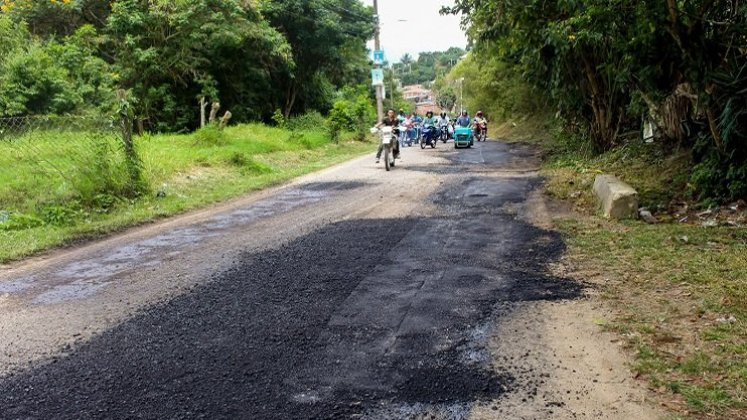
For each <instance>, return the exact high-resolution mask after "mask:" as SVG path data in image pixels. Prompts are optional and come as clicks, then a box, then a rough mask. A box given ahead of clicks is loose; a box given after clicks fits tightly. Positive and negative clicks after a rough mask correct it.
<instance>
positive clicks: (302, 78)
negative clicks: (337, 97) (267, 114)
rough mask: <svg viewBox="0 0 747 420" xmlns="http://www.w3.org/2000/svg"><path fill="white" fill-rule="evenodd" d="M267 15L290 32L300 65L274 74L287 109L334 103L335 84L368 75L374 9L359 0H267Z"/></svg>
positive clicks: (287, 111) (286, 111)
mask: <svg viewBox="0 0 747 420" xmlns="http://www.w3.org/2000/svg"><path fill="white" fill-rule="evenodd" d="M260 7H261V10H262V14H263V15H264V16H266V18H267V19H268V20H269V21H270V23H271V24H272V26H273V27H275V28H276V29H277V30H278V31H280V32H281V33H282V34H283V35H285V37H286V39H287V40H288V43H289V44H290V45H291V51H292V56H293V62H294V63H295V66H294V67H292V68H290V69H289V71H288V72H285V73H283V72H279V73H276V74H275V75H274V77H275V81H276V84H277V85H278V86H279V87H280V88H281V89H282V104H280V106H279V108H282V110H283V114H284V115H285V116H286V117H289V116H290V115H291V114H292V113H294V112H296V111H299V110H304V109H306V108H308V107H317V108H324V107H325V106H326V107H329V106H330V104H331V100H332V99H333V95H332V93H333V89H334V88H336V87H341V86H343V85H345V84H348V83H352V84H356V83H360V82H363V81H364V80H365V79H366V77H367V76H366V72H367V69H368V64H367V63H368V59H367V54H366V47H365V45H366V41H367V40H368V39H370V38H371V37H372V36H373V31H374V27H375V20H374V15H373V10H372V9H371V8H370V7H365V6H363V4H362V3H361V2H359V1H357V0H340V1H335V2H333V1H331V0H272V1H270V0H265V1H262V2H261V6H260Z"/></svg>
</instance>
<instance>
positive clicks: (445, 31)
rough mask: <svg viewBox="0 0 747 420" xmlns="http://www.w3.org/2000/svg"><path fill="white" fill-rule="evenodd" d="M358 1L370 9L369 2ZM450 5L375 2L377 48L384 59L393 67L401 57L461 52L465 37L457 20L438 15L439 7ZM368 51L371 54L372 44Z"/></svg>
mask: <svg viewBox="0 0 747 420" xmlns="http://www.w3.org/2000/svg"><path fill="white" fill-rule="evenodd" d="M361 1H362V2H363V3H364V4H366V5H369V6H370V5H373V0H361ZM453 3H454V2H453V1H452V0H379V15H380V16H381V47H382V49H384V52H385V53H386V59H387V60H388V61H389V62H392V63H394V62H397V61H399V59H400V58H401V57H402V56H403V55H404V54H405V53H409V54H410V55H412V56H413V57H417V55H418V53H420V52H427V51H446V50H448V49H449V48H450V47H460V48H465V47H466V46H467V36H466V35H465V34H464V32H463V31H462V29H461V28H460V27H459V17H458V16H453V15H452V16H441V15H440V14H439V13H438V11H439V10H440V9H441V6H451V5H453ZM401 20H406V22H402V21H401ZM368 47H369V49H371V50H373V41H371V42H369V46H368Z"/></svg>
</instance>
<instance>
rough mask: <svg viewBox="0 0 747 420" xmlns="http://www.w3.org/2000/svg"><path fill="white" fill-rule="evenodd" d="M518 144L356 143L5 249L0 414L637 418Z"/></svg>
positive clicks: (0, 280) (638, 405) (643, 414)
mask: <svg viewBox="0 0 747 420" xmlns="http://www.w3.org/2000/svg"><path fill="white" fill-rule="evenodd" d="M537 165H538V156H537V154H536V152H535V151H534V150H533V149H532V148H531V147H529V146H521V145H518V146H517V145H513V146H512V145H507V144H504V143H499V142H494V141H491V142H488V143H482V144H477V145H475V147H474V148H472V149H462V150H454V148H453V146H452V145H451V144H446V145H443V144H439V146H438V148H436V149H427V150H420V149H419V148H407V149H405V150H403V159H402V161H400V162H399V163H398V166H397V167H396V168H395V169H394V170H393V171H391V172H386V171H384V169H383V166H382V165H375V164H374V162H373V154H372V155H371V156H367V157H364V158H361V159H356V160H353V161H351V162H348V163H346V164H343V165H340V166H337V167H334V168H331V169H329V170H326V171H322V172H320V173H317V174H312V175H310V176H306V177H304V178H301V179H299V180H297V181H295V182H293V183H291V184H289V185H284V186H281V187H277V188H273V189H270V190H267V191H264V192H261V193H257V194H252V195H250V196H248V197H244V198H241V199H238V200H235V201H233V202H230V203H226V204H223V205H220V206H216V207H213V208H210V209H207V210H204V211H200V212H196V213H192V214H189V215H186V216H183V217H179V218H176V219H173V220H170V221H167V222H162V223H157V224H153V225H150V226H146V227H141V228H137V229H133V230H131V231H129V232H126V233H124V234H121V235H117V236H115V237H112V238H110V239H107V240H103V241H99V242H96V243H91V244H87V245H83V246H80V247H78V248H75V249H67V250H62V251H57V252H53V253H51V254H49V255H46V256H43V257H39V258H35V259H32V260H29V261H26V262H23V263H18V264H15V265H12V266H7V267H4V268H3V271H2V272H1V273H0V410H1V411H0V418H3V419H6V418H7V419H16V418H18V419H28V418H39V419H51V418H61V419H68V418H69V419H82V418H147V419H152V418H153V419H155V418H211V419H214V418H247V419H250V418H251V419H273V418H277V419H291V418H292V419H296V418H368V419H390V418H421V417H422V418H449V419H462V418H464V419H466V418H516V419H519V418H599V416H602V417H607V418H630V417H628V416H631V415H635V416H637V417H638V418H654V417H653V416H655V414H654V413H655V412H654V411H650V407H648V405H647V403H646V402H645V401H644V400H645V394H639V393H636V392H635V391H634V390H633V391H631V389H634V388H635V384H633V385H631V384H630V379H629V377H630V374H629V373H628V372H627V371H625V369H624V368H622V366H617V365H618V364H619V365H622V363H618V360H617V359H613V360H612V361H611V362H610V360H609V359H608V358H609V357H612V356H609V354H612V353H615V351H614V350H612V351H610V350H609V349H608V347H610V346H609V341H605V340H606V337H605V336H599V335H596V334H600V333H598V332H597V331H595V330H592V329H590V328H591V327H590V326H589V325H587V324H588V323H587V322H586V321H585V318H584V317H585V316H586V315H588V310H589V309H588V308H586V307H584V308H581V309H579V307H577V306H576V307H574V308H575V309H574V310H573V311H571V310H569V309H568V308H569V306H568V305H571V304H573V302H576V304H577V305H585V303H583V302H584V301H585V299H583V298H582V297H583V296H584V295H585V294H587V293H586V289H587V288H586V287H585V286H584V285H583V284H579V283H578V282H576V281H574V280H572V279H568V278H563V277H562V276H558V275H555V274H553V271H552V270H551V269H550V267H551V266H552V265H553V264H556V263H558V261H559V260H560V258H561V256H562V254H563V252H564V249H565V247H564V244H563V241H562V238H561V236H560V235H559V234H558V233H556V232H554V231H552V230H550V229H547V228H546V227H547V226H543V225H542V223H541V222H542V219H543V217H545V218H546V213H547V208H546V206H544V204H543V202H542V200H541V199H538V198H537V197H538V195H537V193H536V191H537V188H538V187H539V186H540V185H541V182H542V181H541V179H540V178H539V177H538V175H537V173H536V170H537ZM543 215H544V216H543ZM538 220H539V222H538ZM574 322H578V324H577V325H578V328H576V327H573V325H575V324H574ZM569 326H571V328H570V330H569V328H568V327H569ZM584 328H585V329H584ZM584 331H587V332H588V334H586V333H585V332H584ZM579 332H580V333H579ZM574 340H576V341H578V342H579V343H581V344H582V345H580V346H578V345H577V349H578V351H577V352H575V353H574V352H573V350H571V351H570V353H569V350H568V344H569V343H571V344H575V343H576V341H574ZM572 348H573V345H571V349H572ZM582 348H583V349H582ZM563 349H565V350H563ZM595 349H596V350H595ZM595 351H596V353H595ZM577 356H578V358H577ZM571 359H573V360H571ZM564 361H565V365H563V366H562V367H561V363H563V362H564ZM574 363H575V364H574ZM605 363H608V364H609V365H610V367H609V368H608V367H607V365H605ZM568 366H571V367H573V366H576V367H574V368H573V369H569V368H568ZM576 369H578V371H577V370H576ZM570 370H573V372H572V373H571V372H570ZM582 371H584V372H586V373H582ZM587 371H588V372H587ZM618 380H620V381H622V382H620V383H618V382H616V381H618ZM626 381H628V382H626ZM621 384H622V385H621Z"/></svg>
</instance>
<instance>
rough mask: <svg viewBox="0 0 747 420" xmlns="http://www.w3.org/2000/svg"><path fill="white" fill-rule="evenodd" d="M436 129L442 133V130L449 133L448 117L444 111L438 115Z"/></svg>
mask: <svg viewBox="0 0 747 420" xmlns="http://www.w3.org/2000/svg"><path fill="white" fill-rule="evenodd" d="M438 129H439V131H440V133H439V134H443V133H444V132H445V133H446V134H447V136H448V134H449V118H448V117H447V116H446V113H445V112H442V113H441V115H439V116H438Z"/></svg>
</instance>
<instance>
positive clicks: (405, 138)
mask: <svg viewBox="0 0 747 420" xmlns="http://www.w3.org/2000/svg"><path fill="white" fill-rule="evenodd" d="M397 130H399V133H400V134H399V140H400V141H399V144H400V146H404V145H407V147H412V137H410V133H409V130H408V129H407V127H405V126H404V125H400V126H399V127H397Z"/></svg>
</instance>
